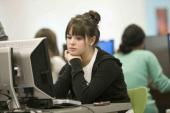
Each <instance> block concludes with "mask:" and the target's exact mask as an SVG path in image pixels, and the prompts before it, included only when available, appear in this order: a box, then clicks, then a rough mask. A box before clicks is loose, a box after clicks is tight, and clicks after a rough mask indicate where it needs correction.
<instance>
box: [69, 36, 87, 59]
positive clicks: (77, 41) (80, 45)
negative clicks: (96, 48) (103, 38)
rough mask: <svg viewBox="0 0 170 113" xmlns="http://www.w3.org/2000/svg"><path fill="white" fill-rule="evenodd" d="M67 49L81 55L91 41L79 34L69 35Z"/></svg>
mask: <svg viewBox="0 0 170 113" xmlns="http://www.w3.org/2000/svg"><path fill="white" fill-rule="evenodd" d="M66 42H67V50H68V52H69V53H70V54H71V55H73V56H81V55H83V54H84V53H85V52H86V50H87V49H88V48H89V46H88V45H89V43H90V42H89V41H88V39H87V37H86V38H84V37H83V36H79V35H71V34H68V35H67V41H66Z"/></svg>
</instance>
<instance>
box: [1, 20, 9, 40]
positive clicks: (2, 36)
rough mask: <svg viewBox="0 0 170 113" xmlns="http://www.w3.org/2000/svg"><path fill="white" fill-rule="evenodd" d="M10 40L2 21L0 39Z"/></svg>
mask: <svg viewBox="0 0 170 113" xmlns="http://www.w3.org/2000/svg"><path fill="white" fill-rule="evenodd" d="M4 40H8V36H7V35H6V34H5V31H4V28H3V26H2V24H1V22H0V41H4Z"/></svg>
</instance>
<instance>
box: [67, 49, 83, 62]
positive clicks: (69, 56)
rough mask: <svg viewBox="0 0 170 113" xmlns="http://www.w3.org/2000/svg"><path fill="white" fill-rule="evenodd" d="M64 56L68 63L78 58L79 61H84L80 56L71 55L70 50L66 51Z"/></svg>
mask: <svg viewBox="0 0 170 113" xmlns="http://www.w3.org/2000/svg"><path fill="white" fill-rule="evenodd" d="M64 56H65V59H66V60H67V61H70V60H72V59H74V58H78V59H80V60H82V59H81V57H80V56H73V55H71V54H70V53H69V52H68V50H65V51H64Z"/></svg>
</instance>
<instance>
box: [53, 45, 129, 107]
mask: <svg viewBox="0 0 170 113" xmlns="http://www.w3.org/2000/svg"><path fill="white" fill-rule="evenodd" d="M70 64H71V65H69V64H68V63H67V64H66V65H65V66H64V67H63V68H62V70H61V71H60V75H59V78H58V81H57V82H56V84H55V86H54V92H55V97H56V98H68V94H71V98H72V99H76V100H79V101H81V102H82V103H83V104H87V103H93V102H100V101H111V102H129V97H128V94H127V87H126V84H125V81H124V76H123V72H122V69H121V63H120V62H119V60H118V59H116V58H114V57H113V56H111V55H109V54H108V53H106V52H104V51H102V50H101V49H100V48H98V53H97V56H96V60H95V62H94V65H93V69H92V76H91V81H90V83H89V84H88V85H87V82H86V80H85V78H84V72H83V68H82V65H81V61H80V59H77V58H75V59H72V60H71V61H70Z"/></svg>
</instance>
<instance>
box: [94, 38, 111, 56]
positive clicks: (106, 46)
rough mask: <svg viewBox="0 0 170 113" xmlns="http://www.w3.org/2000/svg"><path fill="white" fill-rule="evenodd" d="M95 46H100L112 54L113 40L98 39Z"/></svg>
mask: <svg viewBox="0 0 170 113" xmlns="http://www.w3.org/2000/svg"><path fill="white" fill-rule="evenodd" d="M97 46H98V47H100V48H101V49H102V50H104V51H106V52H107V53H109V54H110V55H113V54H114V41H113V40H108V41H102V40H101V41H99V42H98V43H97Z"/></svg>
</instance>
